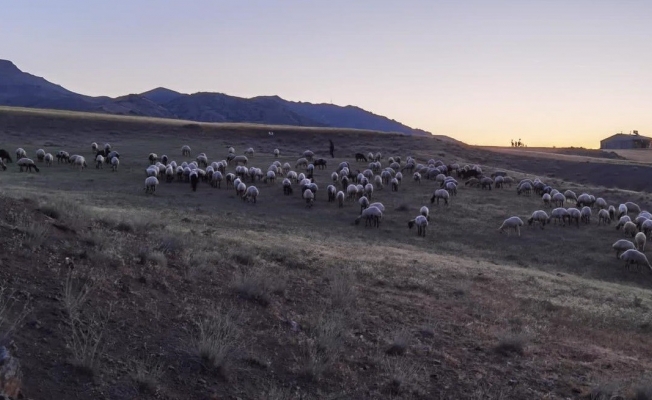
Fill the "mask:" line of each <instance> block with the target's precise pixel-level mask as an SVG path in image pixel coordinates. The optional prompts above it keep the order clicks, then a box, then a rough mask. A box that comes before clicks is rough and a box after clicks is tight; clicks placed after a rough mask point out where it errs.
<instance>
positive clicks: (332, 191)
mask: <svg viewBox="0 0 652 400" xmlns="http://www.w3.org/2000/svg"><path fill="white" fill-rule="evenodd" d="M326 192H327V193H328V202H329V203H330V202H333V201H335V195H336V194H337V188H336V187H335V186H334V185H328V187H327V188H326Z"/></svg>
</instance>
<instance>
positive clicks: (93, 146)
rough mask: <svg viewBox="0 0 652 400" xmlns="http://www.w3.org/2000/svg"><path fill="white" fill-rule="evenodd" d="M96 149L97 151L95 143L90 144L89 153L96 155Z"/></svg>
mask: <svg viewBox="0 0 652 400" xmlns="http://www.w3.org/2000/svg"><path fill="white" fill-rule="evenodd" d="M98 149H99V147H98V146H97V143H95V142H93V143H91V151H92V152H93V153H97V150H98Z"/></svg>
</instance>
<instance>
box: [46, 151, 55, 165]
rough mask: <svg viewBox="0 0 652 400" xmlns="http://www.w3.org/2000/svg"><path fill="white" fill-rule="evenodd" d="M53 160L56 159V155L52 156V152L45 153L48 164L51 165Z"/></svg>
mask: <svg viewBox="0 0 652 400" xmlns="http://www.w3.org/2000/svg"><path fill="white" fill-rule="evenodd" d="M53 161H54V157H53V156H52V154H51V153H47V154H46V155H45V165H46V166H48V167H51V166H52V162H53Z"/></svg>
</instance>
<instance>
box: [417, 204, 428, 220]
mask: <svg viewBox="0 0 652 400" xmlns="http://www.w3.org/2000/svg"><path fill="white" fill-rule="evenodd" d="M419 214H421V215H423V216H424V217H426V219H427V220H428V221H430V210H429V209H428V207H426V206H423V207H421V208H420V209H419Z"/></svg>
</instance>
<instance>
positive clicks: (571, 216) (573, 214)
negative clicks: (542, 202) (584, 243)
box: [567, 208, 582, 228]
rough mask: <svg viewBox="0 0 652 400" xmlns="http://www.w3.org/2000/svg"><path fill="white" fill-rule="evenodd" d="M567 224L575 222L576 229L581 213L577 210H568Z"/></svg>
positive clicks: (578, 225)
mask: <svg viewBox="0 0 652 400" xmlns="http://www.w3.org/2000/svg"><path fill="white" fill-rule="evenodd" d="M567 211H568V224H569V225H570V224H572V223H573V221H575V224H576V225H577V227H578V228H579V227H580V219H581V218H582V212H581V211H580V210H578V209H577V208H568V209H567Z"/></svg>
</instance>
